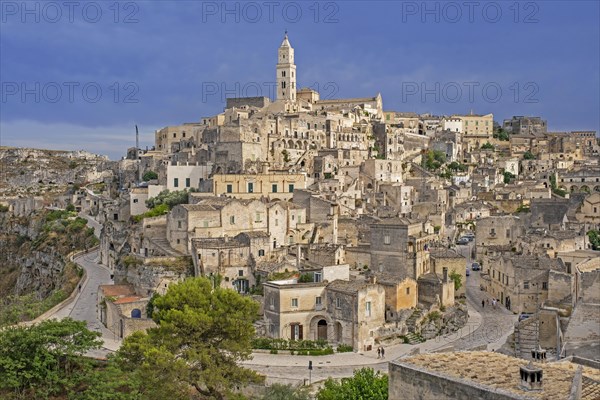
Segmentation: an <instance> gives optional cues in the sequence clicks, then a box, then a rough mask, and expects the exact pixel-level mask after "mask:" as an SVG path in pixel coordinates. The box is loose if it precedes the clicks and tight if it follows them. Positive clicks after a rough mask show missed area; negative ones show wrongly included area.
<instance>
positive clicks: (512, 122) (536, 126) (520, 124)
mask: <svg viewBox="0 0 600 400" xmlns="http://www.w3.org/2000/svg"><path fill="white" fill-rule="evenodd" d="M502 128H504V130H505V131H507V132H509V133H512V134H517V135H521V134H527V133H546V132H547V131H548V121H546V120H543V119H542V118H541V117H525V116H521V115H519V116H513V117H512V118H511V119H505V120H504V122H503V123H502Z"/></svg>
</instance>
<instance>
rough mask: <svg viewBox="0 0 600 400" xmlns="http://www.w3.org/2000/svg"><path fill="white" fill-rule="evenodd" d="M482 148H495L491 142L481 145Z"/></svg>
mask: <svg viewBox="0 0 600 400" xmlns="http://www.w3.org/2000/svg"><path fill="white" fill-rule="evenodd" d="M481 150H494V145H493V144H491V143H490V142H485V143H484V144H482V145H481Z"/></svg>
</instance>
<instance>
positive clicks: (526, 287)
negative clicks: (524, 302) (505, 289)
mask: <svg viewBox="0 0 600 400" xmlns="http://www.w3.org/2000/svg"><path fill="white" fill-rule="evenodd" d="M523 289H529V282H527V281H526V282H523Z"/></svg>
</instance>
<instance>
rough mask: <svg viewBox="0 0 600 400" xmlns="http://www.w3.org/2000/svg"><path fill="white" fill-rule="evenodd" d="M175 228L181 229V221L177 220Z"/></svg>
mask: <svg viewBox="0 0 600 400" xmlns="http://www.w3.org/2000/svg"><path fill="white" fill-rule="evenodd" d="M177 228H178V229H181V221H177Z"/></svg>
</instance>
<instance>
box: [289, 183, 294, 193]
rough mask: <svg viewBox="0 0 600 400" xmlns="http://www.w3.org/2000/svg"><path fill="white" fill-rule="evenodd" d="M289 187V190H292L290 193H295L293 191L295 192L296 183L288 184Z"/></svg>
mask: <svg viewBox="0 0 600 400" xmlns="http://www.w3.org/2000/svg"><path fill="white" fill-rule="evenodd" d="M288 189H289V190H288V192H290V193H293V192H294V185H291V184H290V185H289V186H288Z"/></svg>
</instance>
